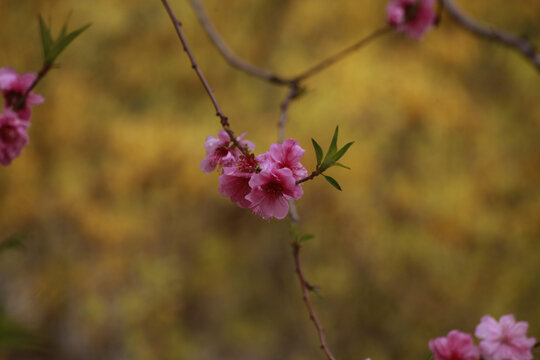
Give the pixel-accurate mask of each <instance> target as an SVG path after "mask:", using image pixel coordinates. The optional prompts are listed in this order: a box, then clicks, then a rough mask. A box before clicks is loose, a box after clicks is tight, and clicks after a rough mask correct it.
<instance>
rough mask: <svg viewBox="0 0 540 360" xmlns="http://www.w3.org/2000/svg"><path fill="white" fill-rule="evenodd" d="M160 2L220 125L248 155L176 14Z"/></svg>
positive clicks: (163, 2)
mask: <svg viewBox="0 0 540 360" xmlns="http://www.w3.org/2000/svg"><path fill="white" fill-rule="evenodd" d="M161 3H162V4H163V6H164V7H165V10H167V13H168V14H169V17H170V18H171V21H172V23H173V25H174V28H175V30H176V33H177V34H178V38H179V39H180V41H181V42H182V46H183V48H184V51H185V52H186V54H187V55H188V57H189V60H190V62H191V67H192V68H193V70H195V72H196V73H197V76H198V77H199V80H200V81H201V83H202V85H203V87H204V89H205V90H206V93H207V94H208V96H209V97H210V100H211V101H212V104H213V105H214V109H215V110H216V116H218V117H219V118H220V122H221V126H222V127H223V129H224V130H225V131H226V132H227V134H229V138H230V139H231V142H232V143H233V144H234V146H235V147H236V148H238V149H239V150H240V151H241V152H242V153H243V154H244V155H245V156H249V152H248V150H247V149H246V148H245V147H243V146H241V145H240V143H239V142H238V140H237V139H236V136H235V135H234V132H233V131H232V130H231V128H230V125H229V119H228V117H227V116H225V114H224V113H223V111H222V110H221V107H220V106H219V103H218V101H217V99H216V97H215V96H214V91H213V90H212V88H211V87H210V84H208V81H206V78H205V77H204V75H203V73H202V71H201V69H200V68H199V66H198V65H197V62H196V61H195V57H194V56H193V53H192V52H191V49H190V48H189V46H188V43H187V41H186V38H185V37H184V33H183V32H182V23H181V22H180V21H179V20H178V19H177V18H176V15H174V12H173V11H172V9H171V6H170V5H169V3H168V2H167V0H161Z"/></svg>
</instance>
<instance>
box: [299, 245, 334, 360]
mask: <svg viewBox="0 0 540 360" xmlns="http://www.w3.org/2000/svg"><path fill="white" fill-rule="evenodd" d="M291 246H292V249H293V256H294V264H295V267H296V274H297V275H298V279H299V280H300V287H301V288H302V297H303V299H304V302H305V303H306V307H307V309H308V311H309V318H310V319H311V321H313V324H314V325H315V328H316V329H317V333H318V334H319V341H320V342H321V349H322V350H323V351H324V353H325V354H326V356H327V357H328V360H336V358H335V357H334V355H332V352H331V351H330V349H329V348H328V345H327V344H326V337H325V335H324V329H323V327H322V325H321V322H320V321H319V318H318V317H317V314H315V310H314V309H313V304H312V303H311V299H310V297H309V291H310V288H311V289H313V287H312V286H311V285H309V284H308V282H307V281H306V279H305V277H304V273H303V272H302V263H301V262H300V244H298V243H296V242H293V243H292V245H291Z"/></svg>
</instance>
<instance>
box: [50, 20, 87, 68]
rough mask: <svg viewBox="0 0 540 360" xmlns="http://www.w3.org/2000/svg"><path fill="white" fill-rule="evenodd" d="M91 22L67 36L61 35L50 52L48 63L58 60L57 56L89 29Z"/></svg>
mask: <svg viewBox="0 0 540 360" xmlns="http://www.w3.org/2000/svg"><path fill="white" fill-rule="evenodd" d="M89 26H90V24H88V25H85V26H83V27H81V28H79V29H77V30H75V31H72V32H70V33H69V34H67V35H65V36H61V37H59V38H58V39H57V40H56V42H55V43H54V45H53V46H52V49H51V51H50V54H49V58H48V59H47V60H48V63H49V64H52V63H54V61H55V60H56V58H57V57H58V56H59V55H60V54H61V53H62V51H64V50H65V49H66V47H67V46H68V45H69V44H70V43H71V42H72V41H73V40H75V39H76V38H77V37H78V36H79V35H80V34H82V32H83V31H85V30H86V29H88V27H89Z"/></svg>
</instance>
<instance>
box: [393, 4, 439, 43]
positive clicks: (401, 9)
mask: <svg viewBox="0 0 540 360" xmlns="http://www.w3.org/2000/svg"><path fill="white" fill-rule="evenodd" d="M434 7H435V0H392V1H391V2H390V3H389V4H388V5H387V7H386V14H387V20H388V23H389V24H390V25H391V26H392V27H394V28H395V29H396V30H397V31H403V32H405V33H406V34H407V35H408V36H409V37H412V38H415V39H420V38H421V37H422V36H423V35H424V33H425V32H426V31H427V30H428V29H429V28H431V27H432V26H433V25H434V24H435V20H436V18H437V14H436V13H435V9H434Z"/></svg>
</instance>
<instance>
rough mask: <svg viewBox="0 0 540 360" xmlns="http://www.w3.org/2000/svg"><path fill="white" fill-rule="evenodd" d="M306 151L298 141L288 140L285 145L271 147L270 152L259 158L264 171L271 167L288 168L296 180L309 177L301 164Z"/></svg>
mask: <svg viewBox="0 0 540 360" xmlns="http://www.w3.org/2000/svg"><path fill="white" fill-rule="evenodd" d="M305 152H306V150H304V149H302V147H301V146H300V144H298V141H296V140H294V139H287V140H285V141H284V142H283V144H272V145H270V151H268V152H267V153H264V154H261V155H259V156H258V157H257V159H258V160H259V162H260V163H261V168H262V169H263V170H265V169H268V168H270V167H275V168H277V169H283V168H287V169H290V170H291V171H292V173H293V176H294V178H295V179H296V180H300V179H302V178H305V177H306V176H308V172H307V170H306V169H305V168H304V166H303V165H302V164H301V163H300V160H302V156H304V153H305Z"/></svg>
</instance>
